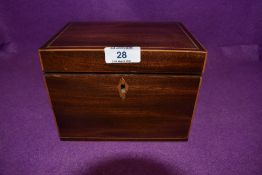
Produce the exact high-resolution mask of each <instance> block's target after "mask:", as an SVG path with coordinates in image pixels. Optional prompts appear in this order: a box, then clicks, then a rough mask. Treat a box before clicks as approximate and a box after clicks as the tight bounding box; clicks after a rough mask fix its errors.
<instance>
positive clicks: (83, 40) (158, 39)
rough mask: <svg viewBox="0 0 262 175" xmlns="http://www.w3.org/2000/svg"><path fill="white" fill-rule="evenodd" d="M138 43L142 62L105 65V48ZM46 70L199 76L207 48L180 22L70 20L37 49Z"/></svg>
mask: <svg viewBox="0 0 262 175" xmlns="http://www.w3.org/2000/svg"><path fill="white" fill-rule="evenodd" d="M106 46H117V47H120V46H140V47H141V49H142V51H141V63H138V64H121V65H120V64H110V65H109V64H105V61H104V50H103V49H104V47H106ZM39 53H40V56H41V62H42V67H43V71H45V72H56V73H58V72H61V73H63V72H108V73H110V72H115V73H123V72H125V73H127V72H130V73H175V74H187V75H201V74H202V71H203V67H204V64H205V58H206V51H205V49H204V48H203V47H202V46H201V45H200V43H199V42H197V41H196V40H195V39H194V38H193V36H192V35H191V34H190V33H189V32H188V31H187V30H186V29H185V27H184V26H183V25H182V24H181V23H70V24H68V25H67V26H66V27H65V28H64V30H63V31H61V32H60V33H58V34H57V35H56V36H54V37H53V39H52V40H50V41H49V42H48V43H47V44H45V45H44V46H43V47H42V48H41V49H40V50H39Z"/></svg>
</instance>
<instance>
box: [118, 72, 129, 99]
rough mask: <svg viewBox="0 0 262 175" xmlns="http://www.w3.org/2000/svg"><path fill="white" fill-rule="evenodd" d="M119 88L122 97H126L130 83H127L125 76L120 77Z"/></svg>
mask: <svg viewBox="0 0 262 175" xmlns="http://www.w3.org/2000/svg"><path fill="white" fill-rule="evenodd" d="M117 89H118V92H119V96H120V98H122V99H125V98H126V95H127V91H128V84H127V83H126V81H125V79H124V78H123V77H122V78H120V80H119V83H118V86H117Z"/></svg>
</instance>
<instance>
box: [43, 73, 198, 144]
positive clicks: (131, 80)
mask: <svg viewBox="0 0 262 175" xmlns="http://www.w3.org/2000/svg"><path fill="white" fill-rule="evenodd" d="M45 77H46V83H47V86H48V90H49V94H50V97H51V101H52V105H53V109H54V112H55V114H56V120H57V124H58V128H59V132H60V137H61V138H62V139H67V138H68V139H70V138H71V139H89V140H90V139H91V140H92V139H95V140H128V139H131V140H132V139H135V140H140V139H143V140H151V139H153V140H158V139H159V140H172V139H187V137H188V131H189V130H188V129H189V127H190V123H191V116H192V114H193V110H194V104H195V100H196V96H197V92H198V87H199V82H200V77H198V76H174V75H165V76H162V75H142V74H141V75H135V74H99V75H97V74H81V75H79V74H46V75H45ZM121 78H124V80H125V82H126V83H127V84H128V86H129V90H128V92H127V94H126V98H125V99H124V100H123V99H122V98H121V97H120V96H119V91H118V85H119V81H120V80H121Z"/></svg>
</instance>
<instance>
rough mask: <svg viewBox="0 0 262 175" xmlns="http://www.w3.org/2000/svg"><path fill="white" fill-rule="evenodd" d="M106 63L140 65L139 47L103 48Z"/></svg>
mask: <svg viewBox="0 0 262 175" xmlns="http://www.w3.org/2000/svg"><path fill="white" fill-rule="evenodd" d="M104 51H105V62H106V63H140V62H141V48H140V47H105V48H104Z"/></svg>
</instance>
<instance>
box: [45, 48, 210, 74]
mask: <svg viewBox="0 0 262 175" xmlns="http://www.w3.org/2000/svg"><path fill="white" fill-rule="evenodd" d="M40 53H41V57H42V64H43V67H44V71H45V72H55V73H58V72H61V73H63V72H105V73H106V72H108V73H110V72H115V73H123V72H124V73H128V72H129V73H174V74H181V75H183V74H186V75H200V74H201V73H202V70H203V66H204V60H205V54H203V53H193V52H172V51H171V52H168V51H166V52H154V51H144V52H143V51H142V55H141V63H132V64H106V63H105V58H104V57H105V56H104V51H86V50H82V51H75V50H72V51H66V50H62V51H40Z"/></svg>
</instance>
